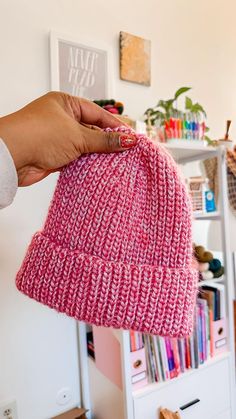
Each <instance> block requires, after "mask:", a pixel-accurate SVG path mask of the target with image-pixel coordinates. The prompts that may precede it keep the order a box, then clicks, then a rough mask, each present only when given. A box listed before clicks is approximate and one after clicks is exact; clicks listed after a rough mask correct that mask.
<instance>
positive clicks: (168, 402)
mask: <svg viewBox="0 0 236 419" xmlns="http://www.w3.org/2000/svg"><path fill="white" fill-rule="evenodd" d="M197 399H199V402H197V403H195V404H192V405H191V402H193V401H194V400H197ZM133 402H134V419H159V409H160V408H161V407H166V408H168V409H170V410H172V411H178V410H179V409H180V407H181V406H182V407H184V406H185V405H188V404H190V406H189V407H186V408H185V409H184V410H180V414H181V419H214V418H215V417H216V418H217V415H219V414H220V413H221V412H224V411H225V412H227V410H229V409H230V378H229V358H228V355H227V356H226V355H225V356H222V357H220V358H218V359H217V360H215V361H214V362H212V363H211V362H209V364H208V365H207V366H206V365H205V366H202V367H200V368H199V369H198V370H194V371H190V372H187V373H186V374H183V375H182V376H180V377H179V378H177V379H174V380H171V381H169V382H165V383H161V384H152V385H150V386H148V387H146V389H145V388H143V389H142V390H137V391H136V392H134V393H133ZM219 418H220V419H221V416H219ZM217 419H218V418H217Z"/></svg>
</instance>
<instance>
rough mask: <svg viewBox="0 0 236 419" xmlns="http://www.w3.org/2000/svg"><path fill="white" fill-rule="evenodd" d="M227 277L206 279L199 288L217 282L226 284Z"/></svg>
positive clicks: (200, 283) (200, 282)
mask: <svg viewBox="0 0 236 419" xmlns="http://www.w3.org/2000/svg"><path fill="white" fill-rule="evenodd" d="M224 281H225V276H224V275H222V276H221V277H220V278H212V279H205V280H204V281H199V282H198V287H202V286H203V285H210V286H211V285H214V283H215V282H220V283H221V282H224Z"/></svg>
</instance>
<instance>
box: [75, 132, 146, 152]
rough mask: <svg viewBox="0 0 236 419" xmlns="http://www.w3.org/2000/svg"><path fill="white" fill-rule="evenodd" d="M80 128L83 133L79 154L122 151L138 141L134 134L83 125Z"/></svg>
mask: <svg viewBox="0 0 236 419" xmlns="http://www.w3.org/2000/svg"><path fill="white" fill-rule="evenodd" d="M80 128H81V131H82V134H83V144H82V150H81V154H85V153H113V152H116V151H124V150H128V149H130V148H132V147H134V146H135V145H136V144H137V141H138V139H137V136H136V135H135V134H126V133H124V132H111V131H109V132H106V131H102V130H94V129H90V128H87V127H84V126H82V127H80Z"/></svg>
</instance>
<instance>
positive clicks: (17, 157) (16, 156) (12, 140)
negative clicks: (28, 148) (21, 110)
mask: <svg viewBox="0 0 236 419" xmlns="http://www.w3.org/2000/svg"><path fill="white" fill-rule="evenodd" d="M17 131H18V129H17V124H16V123H15V120H14V114H11V115H7V116H4V117H2V118H0V138H1V139H2V140H3V142H4V143H5V145H6V146H7V148H8V150H9V152H10V154H11V156H12V159H13V162H14V164H15V167H16V170H18V169H19V168H20V167H22V165H24V161H23V160H24V159H23V155H24V151H23V144H22V143H21V141H20V138H19V137H20V135H19V134H20V131H18V132H17Z"/></svg>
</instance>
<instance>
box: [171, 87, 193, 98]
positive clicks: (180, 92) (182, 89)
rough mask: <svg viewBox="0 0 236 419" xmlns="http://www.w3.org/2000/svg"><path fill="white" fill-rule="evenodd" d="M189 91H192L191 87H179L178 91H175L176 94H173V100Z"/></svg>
mask: <svg viewBox="0 0 236 419" xmlns="http://www.w3.org/2000/svg"><path fill="white" fill-rule="evenodd" d="M191 89H192V87H180V89H178V90H176V92H175V97H174V100H176V99H177V98H178V97H179V96H180V95H182V94H183V93H186V92H188V91H189V90H191Z"/></svg>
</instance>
